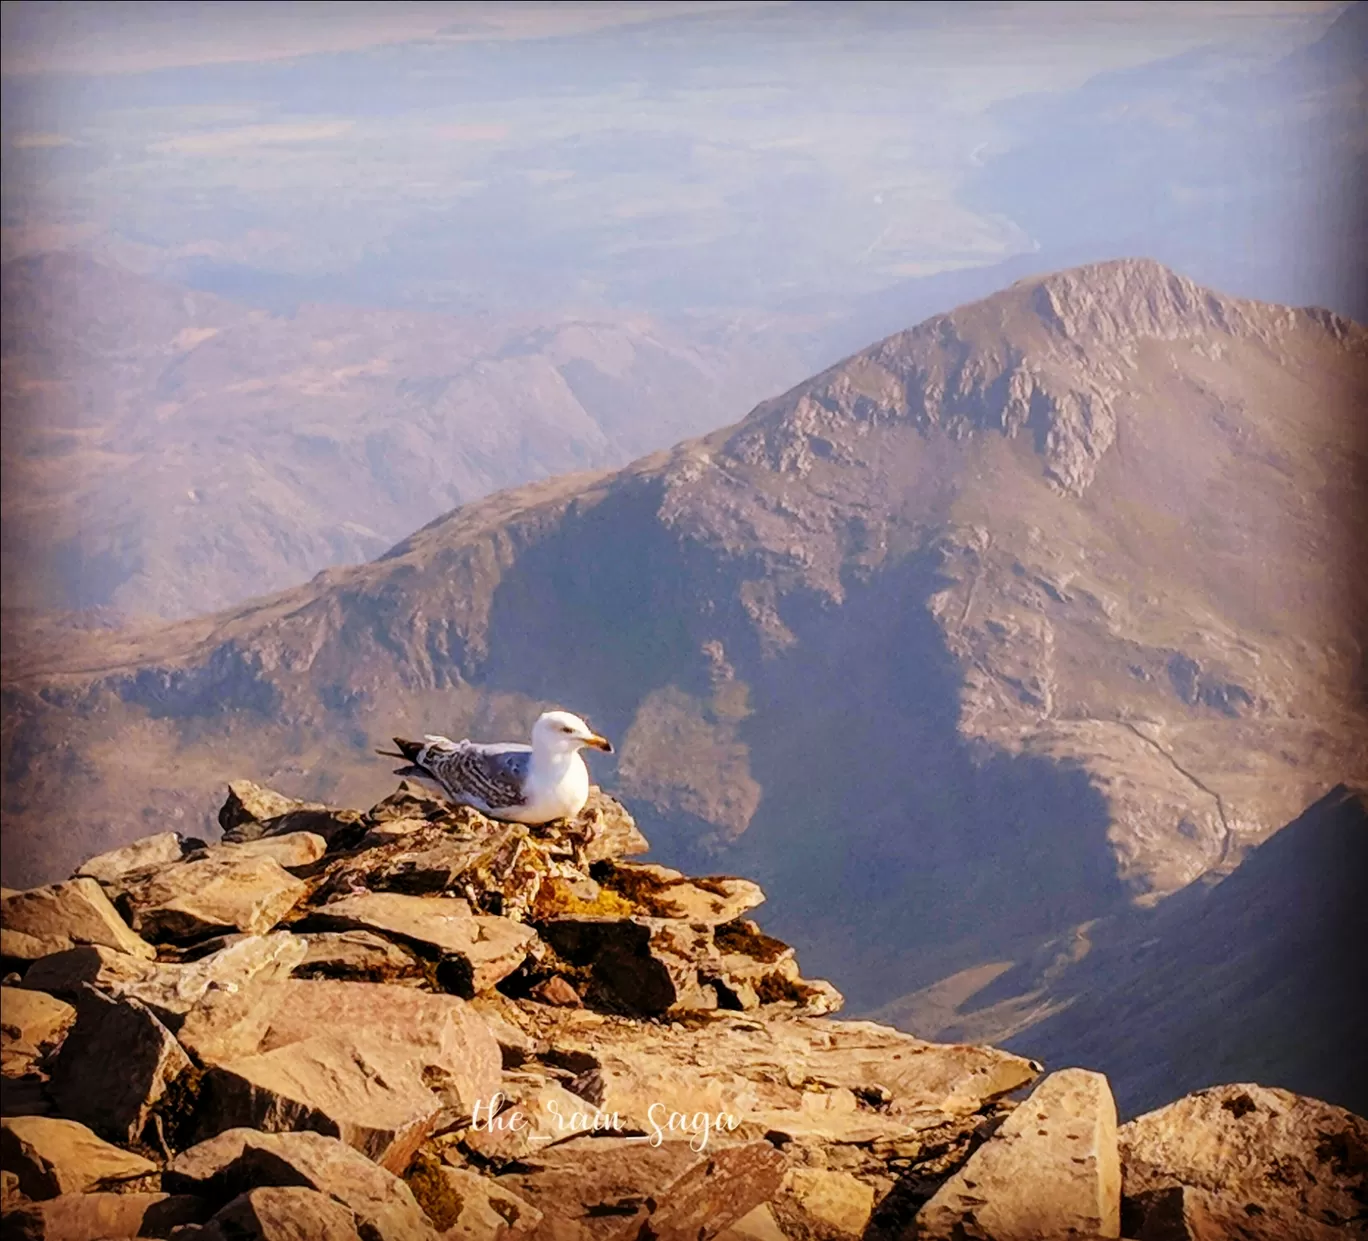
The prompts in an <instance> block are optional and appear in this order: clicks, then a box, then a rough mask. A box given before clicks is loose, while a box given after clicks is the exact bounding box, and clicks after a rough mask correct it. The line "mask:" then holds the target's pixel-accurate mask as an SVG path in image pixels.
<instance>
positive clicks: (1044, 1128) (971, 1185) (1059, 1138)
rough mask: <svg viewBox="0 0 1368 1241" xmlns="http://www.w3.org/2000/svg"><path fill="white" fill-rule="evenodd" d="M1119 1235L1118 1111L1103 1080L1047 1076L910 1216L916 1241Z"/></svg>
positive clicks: (1047, 1240)
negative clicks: (914, 1216)
mask: <svg viewBox="0 0 1368 1241" xmlns="http://www.w3.org/2000/svg"><path fill="white" fill-rule="evenodd" d="M975 1231H977V1232H979V1233H981V1234H982V1235H984V1236H990V1237H993V1238H994V1239H995V1241H1018V1239H1019V1241H1051V1239H1052V1238H1055V1237H1065V1236H1085V1237H1118V1236H1120V1235H1121V1166H1120V1162H1119V1159H1118V1156H1117V1146H1116V1105H1115V1104H1114V1103H1113V1101H1112V1096H1111V1090H1110V1089H1109V1088H1108V1086H1107V1079H1106V1078H1105V1077H1103V1076H1102V1074H1100V1073H1092V1072H1089V1071H1087V1070H1086V1069H1064V1070H1062V1071H1061V1072H1058V1073H1052V1074H1050V1076H1049V1077H1047V1078H1046V1079H1045V1080H1044V1081H1043V1082H1041V1084H1040V1085H1039V1086H1037V1087H1036V1088H1035V1090H1034V1091H1032V1093H1031V1095H1030V1097H1029V1098H1028V1099H1027V1100H1026V1101H1025V1102H1024V1103H1022V1104H1021V1106H1020V1107H1018V1108H1017V1109H1016V1111H1014V1112H1013V1113H1012V1114H1011V1115H1010V1116H1009V1117H1008V1118H1007V1119H1006V1121H1004V1122H1003V1124H1002V1126H1001V1127H1000V1128H999V1129H998V1131H997V1132H996V1133H995V1134H994V1135H993V1136H992V1137H991V1138H990V1139H989V1140H988V1141H987V1142H985V1143H984V1144H983V1146H981V1147H980V1148H979V1149H978V1150H977V1151H975V1152H974V1154H973V1155H972V1156H971V1158H970V1159H969V1162H968V1163H966V1164H965V1165H964V1167H962V1168H961V1169H960V1170H959V1171H958V1172H957V1173H955V1175H954V1176H952V1177H951V1178H950V1179H949V1180H948V1181H946V1182H945V1184H944V1185H942V1186H941V1187H940V1189H939V1190H937V1192H936V1194H935V1196H934V1197H933V1198H932V1199H931V1201H930V1202H928V1203H927V1204H926V1205H925V1206H924V1207H922V1209H921V1211H920V1212H919V1213H918V1215H917V1234H916V1235H917V1237H918V1238H919V1239H920V1238H928V1239H932V1238H945V1239H946V1241H952V1239H956V1241H957V1239H958V1238H961V1237H964V1236H966V1235H973V1233H974V1232H975Z"/></svg>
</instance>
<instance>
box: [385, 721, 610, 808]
mask: <svg viewBox="0 0 1368 1241" xmlns="http://www.w3.org/2000/svg"><path fill="white" fill-rule="evenodd" d="M394 744H395V745H396V746H398V747H399V752H398V753H394V752H392V751H389V750H377V751H376V753H377V754H383V755H384V756H385V757H387V758H402V759H404V760H405V761H406V762H407V764H408V766H406V767H400V768H399V769H398V770H397V771H396V772H395V775H401V776H416V777H418V778H419V779H421V780H427V781H430V782H432V783H433V784H435V785H436V786H437V787H438V789H440V790H441V792H442V793H443V794H444V795H445V796H446V797H447V798H448V799H450V800H451V801H454V802H456V803H458V804H459V805H463V806H473V807H474V808H475V809H476V810H478V811H480V813H481V814H487V815H489V817H490V818H493V819H504V820H507V821H509V822H512V823H528V824H538V823H550V822H552V821H553V820H555V819H572V818H574V817H575V815H577V814H579V812H580V811H581V810H583V809H584V803H585V802H586V801H588V800H589V768H588V767H586V766H585V765H584V759H583V758H581V757H580V750H581V748H583V747H584V746H592V747H593V748H594V749H596V750H602V751H604V753H606V754H611V753H612V752H613V747H612V745H611V744H610V743H609V742H608V741H607V740H606V739H605V738H603V737H600V736H599V735H598V733H596V732H595V731H594V730H593V729H592V728H590V727H589V725H588V724H586V723H585V722H584V721H583V720H582V719H580V717H579V716H578V715H572V714H571V713H570V712H569V711H547V712H545V713H544V714H543V715H541V716H540V717H538V719H537V722H536V723H535V724H534V725H532V744H531V745H530V746H528V745H518V744H516V743H514V742H504V743H501V744H498V745H486V744H484V743H483V742H479V741H469V740H462V741H452V740H451V739H450V738H447V737H437V736H425V737H424V738H423V740H422V741H421V742H417V741H405V740H404V739H403V738H402V737H395V738H394Z"/></svg>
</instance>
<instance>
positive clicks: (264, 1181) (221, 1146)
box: [162, 1129, 433, 1241]
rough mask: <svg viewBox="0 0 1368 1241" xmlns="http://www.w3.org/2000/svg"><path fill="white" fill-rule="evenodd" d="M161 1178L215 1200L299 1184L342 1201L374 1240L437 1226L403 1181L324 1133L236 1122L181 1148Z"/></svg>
mask: <svg viewBox="0 0 1368 1241" xmlns="http://www.w3.org/2000/svg"><path fill="white" fill-rule="evenodd" d="M162 1184H163V1186H164V1187H165V1188H166V1189H168V1190H169V1191H171V1192H172V1193H187V1194H196V1195H199V1196H200V1197H203V1198H207V1199H209V1200H211V1201H213V1202H216V1203H221V1202H224V1201H225V1200H227V1199H230V1198H235V1197H237V1196H238V1195H239V1194H242V1193H245V1192H246V1191H247V1190H249V1189H252V1188H255V1187H260V1186H266V1185H279V1186H292V1185H293V1186H301V1187H303V1188H305V1189H311V1190H315V1191H316V1192H318V1193H320V1194H324V1195H326V1196H327V1197H329V1198H331V1199H333V1200H335V1201H337V1202H340V1203H341V1204H342V1205H343V1206H345V1207H346V1208H347V1209H348V1210H349V1211H351V1212H352V1214H353V1215H354V1216H355V1218H356V1220H357V1221H358V1222H359V1224H360V1225H361V1229H362V1231H363V1232H364V1233H365V1234H366V1236H367V1237H369V1238H374V1239H375V1241H420V1239H421V1238H425V1237H429V1236H431V1235H432V1232H433V1229H432V1228H431V1226H430V1225H429V1223H428V1221H427V1220H426V1218H425V1217H424V1215H423V1212H422V1210H421V1209H420V1207H419V1205H418V1203H417V1202H416V1201H415V1199H414V1197H413V1194H412V1193H411V1192H410V1190H409V1187H408V1186H407V1185H406V1184H404V1182H403V1181H401V1180H400V1179H399V1178H398V1177H397V1176H395V1175H393V1174H392V1173H390V1172H387V1171H385V1169H384V1168H382V1167H380V1166H379V1165H378V1164H375V1163H372V1162H371V1160H369V1159H367V1158H366V1157H365V1155H362V1154H360V1153H359V1152H358V1151H356V1150H353V1149H352V1147H350V1146H348V1145H346V1143H344V1142H340V1141H338V1139H336V1138H332V1137H326V1136H324V1135H323V1134H321V1133H311V1132H301V1133H258V1132H257V1131H256V1130H253V1129H230V1130H228V1131H227V1132H224V1133H220V1134H218V1135H217V1136H216V1137H212V1138H210V1139H209V1140H208V1141H206V1142H201V1143H199V1144H198V1145H197V1146H192V1147H190V1149H189V1150H185V1151H182V1152H181V1153H180V1154H179V1155H177V1156H176V1158H175V1159H174V1160H173V1161H172V1162H171V1165H170V1167H168V1168H167V1170H166V1172H165V1173H164V1174H163V1177H162Z"/></svg>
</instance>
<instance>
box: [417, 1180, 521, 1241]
mask: <svg viewBox="0 0 1368 1241" xmlns="http://www.w3.org/2000/svg"><path fill="white" fill-rule="evenodd" d="M409 1179H410V1181H411V1182H414V1183H416V1184H417V1185H418V1187H419V1192H420V1193H421V1197H422V1201H423V1204H424V1209H425V1210H426V1211H427V1213H428V1216H429V1218H430V1219H431V1220H432V1222H433V1223H434V1224H435V1225H436V1226H437V1227H438V1228H439V1229H440V1230H441V1233H442V1237H443V1241H513V1238H516V1237H525V1236H528V1235H529V1234H531V1233H533V1232H535V1231H536V1228H537V1226H538V1225H539V1224H540V1223H541V1221H542V1213H541V1212H540V1211H538V1210H537V1208H536V1207H534V1206H533V1205H532V1204H531V1203H530V1202H527V1201H526V1200H525V1199H523V1198H520V1197H518V1195H517V1194H515V1193H511V1192H510V1191H509V1190H507V1189H505V1188H504V1187H503V1186H502V1185H501V1184H499V1182H498V1181H496V1180H494V1179H493V1178H492V1177H488V1176H481V1175H480V1174H479V1173H478V1172H472V1171H471V1170H470V1169H469V1168H456V1167H451V1166H449V1165H447V1164H439V1163H436V1162H435V1161H434V1162H433V1163H431V1164H430V1165H429V1166H426V1167H424V1168H423V1169H421V1171H420V1173H419V1174H418V1175H413V1174H411V1175H410V1177H409Z"/></svg>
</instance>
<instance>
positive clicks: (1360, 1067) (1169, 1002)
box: [878, 786, 1368, 1115]
mask: <svg viewBox="0 0 1368 1241" xmlns="http://www.w3.org/2000/svg"><path fill="white" fill-rule="evenodd" d="M1365 879H1368V796H1365V793H1364V791H1363V790H1362V789H1357V790H1351V789H1348V788H1345V787H1343V786H1340V787H1339V788H1336V789H1334V790H1332V791H1331V792H1330V793H1328V794H1327V795H1326V796H1325V797H1323V798H1321V799H1320V801H1318V802H1317V803H1316V804H1315V805H1313V806H1311V807H1310V808H1309V809H1308V810H1306V812H1305V813H1304V814H1301V815H1299V816H1298V817H1297V818H1296V819H1295V820H1294V821H1293V822H1292V823H1290V824H1288V825H1287V826H1286V827H1284V828H1283V829H1282V830H1280V831H1279V832H1277V833H1276V834H1275V835H1274V836H1272V837H1271V838H1270V839H1269V840H1266V841H1265V842H1264V843H1263V844H1261V845H1259V846H1258V848H1256V849H1253V850H1251V851H1250V853H1249V855H1248V856H1247V857H1246V858H1245V860H1244V861H1243V862H1242V863H1241V864H1240V866H1239V867H1238V868H1237V869H1236V870H1235V872H1234V873H1233V874H1231V875H1229V876H1227V877H1226V878H1224V879H1222V880H1220V881H1219V882H1217V883H1215V884H1207V883H1204V882H1199V883H1195V884H1193V885H1191V886H1190V887H1189V888H1187V889H1185V890H1184V891H1183V892H1181V893H1179V894H1177V895H1176V896H1173V897H1170V898H1169V899H1168V900H1166V901H1163V902H1162V903H1161V904H1160V905H1159V906H1158V907H1157V908H1155V909H1153V910H1134V911H1127V912H1126V913H1125V914H1122V915H1120V916H1117V917H1113V918H1109V919H1100V920H1098V921H1096V922H1093V923H1091V924H1088V925H1084V926H1081V927H1078V928H1075V930H1074V931H1072V932H1071V933H1070V934H1068V935H1067V936H1064V937H1061V938H1060V940H1058V941H1056V942H1054V943H1051V944H1049V945H1046V946H1044V947H1043V949H1042V950H1041V951H1039V952H1038V953H1036V954H1034V956H1033V958H1031V959H1028V960H1026V961H1023V962H1021V963H1019V964H1017V965H1016V966H1014V967H1010V968H1005V969H1004V968H1003V966H1001V965H999V966H997V967H989V968H988V969H983V968H980V969H977V970H972V971H969V972H968V973H967V974H966V975H963V976H959V977H955V978H950V979H946V980H943V981H942V982H940V983H937V984H933V986H932V987H930V988H927V989H926V990H925V991H923V992H921V993H919V994H917V995H913V996H908V997H905V998H904V999H902V1000H900V1001H895V1002H894V1003H892V1004H889V1005H887V1006H885V1007H884V1008H883V1009H881V1010H880V1012H879V1014H878V1015H879V1016H880V1017H881V1018H883V1019H884V1020H888V1021H892V1022H893V1023H894V1024H896V1025H898V1026H900V1027H901V1028H903V1029H906V1030H911V1031H912V1032H913V1033H914V1034H918V1035H921V1036H922V1037H925V1038H936V1039H947V1040H950V1041H955V1042H958V1041H977V1040H987V1041H991V1042H1002V1043H1003V1044H1004V1045H1005V1046H1008V1047H1010V1048H1011V1049H1012V1050H1013V1051H1016V1052H1019V1053H1021V1054H1023V1055H1029V1056H1031V1057H1033V1058H1035V1059H1040V1060H1044V1061H1045V1062H1046V1063H1049V1064H1088V1065H1094V1066H1096V1067H1098V1068H1099V1069H1101V1070H1102V1071H1104V1072H1106V1074H1107V1076H1108V1078H1109V1079H1110V1080H1111V1083H1112V1089H1113V1091H1114V1092H1115V1094H1116V1101H1117V1106H1118V1107H1119V1108H1120V1110H1121V1112H1122V1114H1123V1115H1127V1114H1129V1115H1134V1114H1135V1113H1137V1112H1143V1111H1146V1110H1147V1109H1149V1108H1151V1107H1157V1106H1159V1105H1160V1104H1162V1103H1164V1102H1165V1101H1167V1100H1169V1099H1171V1098H1173V1097H1175V1096H1176V1095H1179V1094H1183V1093H1185V1092H1186V1091H1189V1090H1194V1089H1197V1088H1199V1087H1201V1086H1204V1085H1208V1084H1209V1083H1211V1082H1222V1081H1232V1080H1235V1079H1236V1078H1246V1077H1251V1078H1257V1079H1258V1080H1259V1081H1261V1082H1265V1083H1267V1084H1269V1085H1273V1086H1280V1087H1283V1088H1286V1089H1289V1090H1294V1091H1298V1092H1300V1093H1304V1094H1309V1095H1313V1096H1315V1097H1316V1098H1318V1099H1334V1100H1336V1101H1337V1102H1339V1103H1342V1104H1343V1105H1344V1106H1345V1107H1348V1108H1350V1109H1352V1110H1354V1111H1357V1112H1359V1113H1360V1114H1362V1113H1363V1112H1365V1111H1368V1075H1365V1071H1364V1061H1363V1057H1362V1056H1361V1055H1360V1054H1359V1052H1358V1049H1359V1048H1361V1047H1363V1046H1364V1044H1365V1042H1368V997H1365V994H1364V988H1363V977H1362V975H1363V968H1362V964H1361V963H1360V962H1359V960H1358V959H1357V958H1358V952H1359V949H1358V945H1360V944H1362V943H1364V942H1368V907H1366V906H1365V903H1364V899H1363V896H1364V881H1365ZM994 975H996V976H994ZM985 983H986V985H985Z"/></svg>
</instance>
